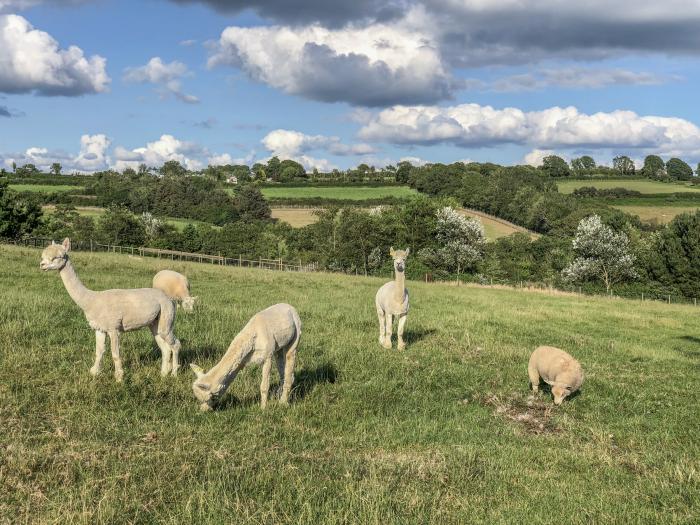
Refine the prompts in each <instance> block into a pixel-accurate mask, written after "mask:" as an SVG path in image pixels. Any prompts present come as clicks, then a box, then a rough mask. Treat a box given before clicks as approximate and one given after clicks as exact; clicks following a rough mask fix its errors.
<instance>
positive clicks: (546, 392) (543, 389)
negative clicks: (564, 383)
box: [528, 381, 583, 406]
mask: <svg viewBox="0 0 700 525" xmlns="http://www.w3.org/2000/svg"><path fill="white" fill-rule="evenodd" d="M528 387H529V385H528ZM581 388H583V387H581ZM581 388H579V389H578V390H576V391H575V392H572V393H571V394H569V395H568V396H566V398H565V399H564V403H567V402H569V401H573V400H574V399H576V398H577V397H578V396H580V395H581ZM530 392H532V389H530ZM538 395H540V396H545V397H548V398H549V400H550V401H551V402H552V406H555V405H554V401H553V399H554V396H552V385H550V384H547V383H545V382H544V381H540V384H539V394H538Z"/></svg>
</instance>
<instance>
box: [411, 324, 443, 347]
mask: <svg viewBox="0 0 700 525" xmlns="http://www.w3.org/2000/svg"><path fill="white" fill-rule="evenodd" d="M435 332H437V330H435V329H434V328H428V329H427V330H424V329H420V330H408V331H406V333H405V334H404V340H405V341H406V344H407V345H410V344H413V343H417V342H418V341H420V340H421V339H425V338H426V337H429V336H431V335H433V334H434V333H435Z"/></svg>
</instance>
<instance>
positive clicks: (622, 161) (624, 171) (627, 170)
mask: <svg viewBox="0 0 700 525" xmlns="http://www.w3.org/2000/svg"><path fill="white" fill-rule="evenodd" d="M613 169H614V170H617V171H618V172H620V175H634V171H635V166H634V162H633V161H632V159H630V158H629V157H628V156H627V155H618V156H617V157H615V158H614V159H613Z"/></svg>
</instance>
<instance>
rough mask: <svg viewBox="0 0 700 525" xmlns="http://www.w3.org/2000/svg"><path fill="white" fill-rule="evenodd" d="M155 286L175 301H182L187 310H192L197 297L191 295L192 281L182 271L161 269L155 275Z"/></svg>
mask: <svg viewBox="0 0 700 525" xmlns="http://www.w3.org/2000/svg"><path fill="white" fill-rule="evenodd" d="M153 288H158V289H159V290H163V292H165V295H167V296H168V297H170V298H171V299H172V300H173V301H176V302H178V301H179V302H181V303H182V308H183V310H185V311H186V312H191V311H192V308H193V307H194V302H195V301H196V300H197V297H192V296H191V295H190V282H189V281H188V280H187V277H185V276H184V275H182V274H181V273H177V272H174V271H172V270H161V271H160V272H158V273H157V274H155V276H154V277H153Z"/></svg>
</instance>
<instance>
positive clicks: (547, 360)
mask: <svg viewBox="0 0 700 525" xmlns="http://www.w3.org/2000/svg"><path fill="white" fill-rule="evenodd" d="M527 375H528V376H529V378H530V385H531V386H532V391H533V392H534V393H537V391H538V390H539V387H540V378H542V380H543V381H544V382H545V383H547V384H548V385H551V386H552V396H553V397H554V404H555V405H561V403H562V401H564V398H566V397H568V396H570V395H571V394H573V393H574V392H576V391H577V390H578V389H579V388H581V384H582V383H583V370H582V369H581V364H580V363H579V362H578V361H576V359H574V358H573V357H571V356H570V355H569V354H567V353H566V352H564V350H560V349H559V348H554V347H553V346H539V347H537V348H536V349H535V351H534V352H532V355H531V356H530V362H529V363H528V365H527Z"/></svg>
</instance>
